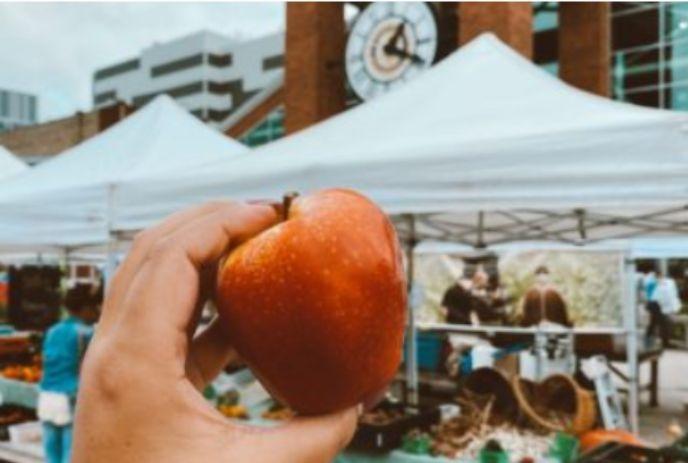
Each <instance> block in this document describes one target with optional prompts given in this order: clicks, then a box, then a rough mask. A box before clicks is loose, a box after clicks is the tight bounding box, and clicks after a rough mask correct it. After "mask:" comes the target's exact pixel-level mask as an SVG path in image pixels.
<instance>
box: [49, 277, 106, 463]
mask: <svg viewBox="0 0 688 463" xmlns="http://www.w3.org/2000/svg"><path fill="white" fill-rule="evenodd" d="M101 300H102V295H100V294H99V292H98V291H97V290H96V289H94V288H93V287H92V286H91V285H84V284H79V285H76V286H75V287H73V288H71V289H70V290H68V291H67V293H66V295H65V297H64V307H65V309H66V310H67V312H68V314H69V315H68V317H67V318H65V319H64V320H62V321H60V322H58V323H56V324H55V325H53V326H52V327H51V328H50V329H49V330H48V332H47V334H46V336H45V340H44V343H43V378H42V380H41V384H40V394H39V397H38V418H39V419H40V420H41V422H42V423H43V447H44V451H45V458H46V462H47V463H68V462H69V458H70V451H71V441H72V415H73V411H74V404H75V400H76V393H77V389H78V385H79V369H80V365H81V359H82V358H83V356H84V353H85V351H86V346H87V345H88V343H89V341H90V339H91V336H92V334H93V328H92V325H93V324H94V323H95V322H96V320H97V318H98V313H99V308H100V304H101Z"/></svg>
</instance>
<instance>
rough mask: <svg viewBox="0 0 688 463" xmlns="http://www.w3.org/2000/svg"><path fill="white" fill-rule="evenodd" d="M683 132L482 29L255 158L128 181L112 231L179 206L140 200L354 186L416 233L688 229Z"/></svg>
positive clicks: (679, 123) (506, 237) (685, 122)
mask: <svg viewBox="0 0 688 463" xmlns="http://www.w3.org/2000/svg"><path fill="white" fill-rule="evenodd" d="M687 130H688V115H686V114H682V113H677V112H671V111H663V110H655V109H649V108H643V107H639V106H634V105H630V104H625V103H620V102H614V101H611V100H609V99H606V98H602V97H598V96H595V95H591V94H588V93H585V92H582V91H580V90H577V89H575V88H573V87H571V86H568V85H566V84H564V83H563V82H561V81H560V80H558V79H557V78H555V77H553V76H551V75H550V74H548V73H546V72H545V71H543V70H541V69H539V68H538V67H536V66H535V65H533V64H532V63H530V62H529V61H527V60H525V59H524V58H522V57H521V56H520V55H518V54H517V53H515V52H514V51H512V50H511V49H510V48H508V47H507V46H505V45H504V44H503V43H501V42H500V41H499V40H498V39H496V38H495V37H494V36H493V35H483V36H481V37H479V38H478V39H476V40H475V41H473V42H472V43H470V44H469V45H467V46H465V47H463V48H461V49H460V50H459V51H457V52H455V53H454V54H452V55H451V56H449V57H447V58H446V59H445V60H444V61H442V62H440V63H439V64H437V65H436V66H435V67H434V68H433V69H431V70H429V71H428V72H426V73H425V74H423V75H422V76H420V77H419V78H417V79H416V80H414V81H412V82H410V83H409V84H407V85H405V86H403V87H401V88H399V89H398V90H396V91H394V92H392V93H390V94H388V95H384V96H382V97H379V98H377V99H375V100H373V101H371V102H369V103H366V104H363V105H360V106H359V107H357V108H354V109H352V110H350V111H347V112H345V113H343V114H341V115H339V116H336V117H333V118H330V119H328V120H327V121H325V122H323V123H320V124H318V125H315V126H313V127H311V128H308V129H306V130H303V131H302V132H300V133H297V134H295V135H293V136H289V137H286V138H284V139H282V140H280V141H277V142H274V143H272V144H270V145H268V146H266V147H264V148H260V149H257V150H255V151H254V153H253V155H252V156H250V157H247V158H244V159H241V160H237V161H221V162H219V163H217V164H216V165H211V166H208V167H207V168H204V169H199V170H196V171H193V172H187V173H186V174H184V175H183V176H179V177H167V178H164V179H161V181H155V182H151V181H145V182H131V183H130V184H129V185H128V186H127V188H126V189H124V190H123V191H122V193H123V196H122V203H121V204H122V206H123V207H122V209H121V211H122V213H123V214H122V215H120V216H118V217H117V219H116V223H115V225H116V227H117V228H122V229H127V228H139V227H142V226H146V225H148V224H149V223H150V222H151V221H152V220H154V219H156V218H157V217H159V216H161V215H164V214H167V213H169V212H171V210H172V209H165V208H164V207H163V208H159V207H158V205H160V204H163V202H161V201H160V202H159V201H153V202H151V203H147V204H141V203H137V198H138V197H139V196H141V195H146V197H151V198H155V197H158V198H161V199H162V198H167V197H169V196H170V191H178V192H183V195H180V196H178V200H179V201H178V202H177V204H175V205H174V206H175V208H176V207H181V206H183V205H185V204H188V203H194V202H199V201H203V200H207V199H211V198H218V197H233V198H250V197H254V198H255V197H260V198H264V197H273V198H275V197H279V196H280V195H281V194H282V193H283V192H285V191H289V190H297V191H301V192H307V191H310V190H314V189H317V188H322V187H331V186H345V187H353V188H357V189H359V190H362V191H363V192H365V193H367V194H368V195H370V196H371V197H373V198H374V199H375V200H377V201H378V202H379V203H380V204H381V205H382V206H383V208H384V209H385V210H386V211H387V212H389V213H390V214H393V215H396V216H398V217H403V216H410V215H412V216H414V217H415V218H416V223H415V233H416V237H417V238H418V239H424V238H427V239H440V240H450V241H455V242H463V243H468V244H472V245H475V244H490V243H500V242H506V241H513V240H558V241H564V242H569V243H578V242H581V241H585V240H590V239H602V238H610V237H625V236H627V235H637V234H642V235H647V234H652V233H655V232H660V233H661V232H665V231H673V232H676V231H677V230H678V231H682V232H688V224H687V223H686V219H687V218H688V214H686V211H685V206H686V204H688V184H687V183H686V181H685V179H686V178H687V177H686V175H687V174H688V132H687ZM170 205H171V203H169V202H167V203H164V206H170ZM401 228H402V232H403V233H407V232H408V230H404V227H403V226H402V227H401Z"/></svg>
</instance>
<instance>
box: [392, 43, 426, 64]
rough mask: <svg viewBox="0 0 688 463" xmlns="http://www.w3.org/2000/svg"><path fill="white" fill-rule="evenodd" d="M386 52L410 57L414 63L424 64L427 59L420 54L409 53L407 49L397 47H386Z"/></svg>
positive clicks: (401, 56)
mask: <svg viewBox="0 0 688 463" xmlns="http://www.w3.org/2000/svg"><path fill="white" fill-rule="evenodd" d="M385 53H387V54H388V55H394V56H399V57H400V58H408V59H409V60H411V62H412V63H414V64H423V63H425V60H423V58H421V57H420V56H418V55H417V54H416V53H409V52H407V51H406V50H402V49H400V48H396V47H389V48H387V47H385Z"/></svg>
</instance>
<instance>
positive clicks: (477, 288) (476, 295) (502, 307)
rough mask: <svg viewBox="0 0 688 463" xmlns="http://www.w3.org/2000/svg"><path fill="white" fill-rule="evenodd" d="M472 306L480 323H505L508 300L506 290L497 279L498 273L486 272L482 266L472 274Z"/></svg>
mask: <svg viewBox="0 0 688 463" xmlns="http://www.w3.org/2000/svg"><path fill="white" fill-rule="evenodd" d="M471 294H472V295H473V308H474V310H475V312H476V314H477V316H478V319H479V320H480V324H483V325H485V324H488V325H495V324H497V325H502V324H504V323H506V318H507V317H506V305H507V303H508V301H509V297H508V296H507V293H506V290H505V289H504V287H502V285H501V283H500V280H499V273H497V272H496V271H493V272H492V273H491V274H489V275H488V274H487V272H485V271H484V270H483V269H482V268H479V271H476V273H475V275H474V276H473V289H472V291H471Z"/></svg>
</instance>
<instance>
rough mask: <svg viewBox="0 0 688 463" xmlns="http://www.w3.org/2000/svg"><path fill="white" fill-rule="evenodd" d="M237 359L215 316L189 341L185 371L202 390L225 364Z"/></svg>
mask: <svg viewBox="0 0 688 463" xmlns="http://www.w3.org/2000/svg"><path fill="white" fill-rule="evenodd" d="M238 359H239V356H238V355H237V353H236V351H235V350H234V349H233V348H232V347H231V346H230V345H229V344H228V343H227V337H226V336H225V334H224V333H223V332H222V329H221V327H220V324H219V322H218V319H217V318H215V319H214V320H213V321H212V322H211V323H210V325H208V327H207V328H206V329H205V330H204V331H203V332H202V333H201V334H199V335H198V336H196V338H195V339H194V340H193V342H192V343H191V346H190V348H189V364H188V365H187V373H188V374H189V375H188V376H189V378H190V379H191V382H192V383H193V384H194V386H196V388H197V389H199V390H202V389H203V388H204V387H205V386H206V385H207V384H208V383H209V382H210V381H212V380H213V379H214V378H215V377H216V376H217V375H218V374H220V372H221V371H222V370H223V369H224V368H225V367H226V366H227V365H229V364H230V363H232V362H234V361H237V360H238Z"/></svg>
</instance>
